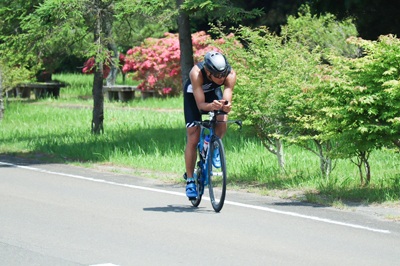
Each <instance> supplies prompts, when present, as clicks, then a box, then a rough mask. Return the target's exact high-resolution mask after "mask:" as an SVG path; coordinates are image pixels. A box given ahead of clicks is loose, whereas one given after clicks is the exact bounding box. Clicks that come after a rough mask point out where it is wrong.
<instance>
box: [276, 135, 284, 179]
mask: <svg viewBox="0 0 400 266" xmlns="http://www.w3.org/2000/svg"><path fill="white" fill-rule="evenodd" d="M275 147H276V157H277V158H278V164H279V167H280V168H281V169H282V170H283V172H285V171H286V168H285V158H284V156H283V145H282V140H280V139H276V140H275Z"/></svg>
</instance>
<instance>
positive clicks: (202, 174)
mask: <svg viewBox="0 0 400 266" xmlns="http://www.w3.org/2000/svg"><path fill="white" fill-rule="evenodd" d="M225 104H228V103H227V101H226V103H225ZM204 114H207V113H204V112H202V115H204ZM219 114H225V113H224V112H222V111H211V112H208V115H209V120H205V121H195V122H194V123H195V124H196V125H197V126H200V128H201V132H200V140H199V143H198V144H197V150H198V158H199V161H198V162H197V168H196V169H195V173H196V175H197V178H196V179H195V183H196V189H197V194H198V196H197V198H194V199H193V198H191V199H190V201H191V203H192V205H193V206H194V207H197V206H199V204H200V202H201V198H202V195H203V194H204V188H205V187H206V186H207V185H208V189H209V193H210V200H211V204H212V207H213V209H214V211H216V212H219V211H221V209H222V207H223V205H224V201H225V194H226V178H227V176H226V160H225V149H224V145H223V143H222V140H221V139H220V138H219V137H218V136H217V135H215V126H216V124H218V123H236V124H237V125H239V126H240V130H241V129H242V121H217V115H219ZM207 132H208V136H209V143H208V149H207V151H206V153H203V148H204V140H205V138H206V136H207V134H206V133H207ZM217 149H218V151H219V161H220V164H219V165H215V164H214V163H213V157H214V152H215V150H217Z"/></svg>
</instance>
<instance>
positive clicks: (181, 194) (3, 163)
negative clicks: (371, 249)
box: [0, 162, 391, 266]
mask: <svg viewBox="0 0 400 266" xmlns="http://www.w3.org/2000/svg"><path fill="white" fill-rule="evenodd" d="M0 164H2V165H8V166H12V167H18V168H23V169H27V170H32V171H36V172H42V173H47V174H54V175H61V176H67V177H73V178H77V179H82V180H87V181H92V182H97V183H103V184H109V185H115V186H121V187H128V188H134V189H141V190H147V191H152V192H157V193H164V194H170V195H176V196H182V197H186V194H185V193H180V192H174V191H168V190H162V189H156V188H149V187H142V186H136V185H129V184H121V183H117V182H112V181H107V180H102V179H95V178H91V177H85V176H79V175H72V174H66V173H60V172H53V171H47V170H43V169H40V168H35V167H30V166H23V165H16V164H11V163H6V162H0ZM202 199H205V200H210V198H208V197H203V198H202ZM225 204H228V205H234V206H238V207H243V208H249V209H255V210H260V211H266V212H272V213H279V214H283V215H289V216H294V217H299V218H303V219H309V220H314V221H319V222H324V223H330V224H336V225H341V226H347V227H352V228H357V229H362V230H368V231H372V232H377V233H384V234H390V233H391V232H390V231H389V230H383V229H376V228H371V227H366V226H362V225H357V224H350V223H344V222H339V221H335V220H330V219H325V218H320V217H317V216H309V215H304V214H299V213H295V212H288V211H280V210H276V209H272V208H268V207H262V206H256V205H250V204H245V203H240V202H234V201H225ZM110 266H111V265H110Z"/></svg>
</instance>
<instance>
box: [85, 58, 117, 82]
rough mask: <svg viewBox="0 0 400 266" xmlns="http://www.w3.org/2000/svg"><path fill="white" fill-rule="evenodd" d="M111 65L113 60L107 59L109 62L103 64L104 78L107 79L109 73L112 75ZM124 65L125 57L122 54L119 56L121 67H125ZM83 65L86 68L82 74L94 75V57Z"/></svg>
mask: <svg viewBox="0 0 400 266" xmlns="http://www.w3.org/2000/svg"><path fill="white" fill-rule="evenodd" d="M110 64H111V58H107V60H106V61H105V62H104V64H103V76H104V78H107V76H108V73H110ZM124 64H125V55H124V54H122V53H120V54H119V66H123V65H124ZM83 65H84V67H83V69H82V72H83V73H84V74H93V72H94V66H95V60H94V57H91V58H89V59H88V60H87V61H86V62H85V63H83Z"/></svg>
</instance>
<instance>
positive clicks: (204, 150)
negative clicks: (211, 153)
mask: <svg viewBox="0 0 400 266" xmlns="http://www.w3.org/2000/svg"><path fill="white" fill-rule="evenodd" d="M209 141H210V136H209V135H206V136H205V138H204V143H203V151H202V152H201V156H203V158H204V159H205V158H206V156H207V150H208V142H209Z"/></svg>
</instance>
